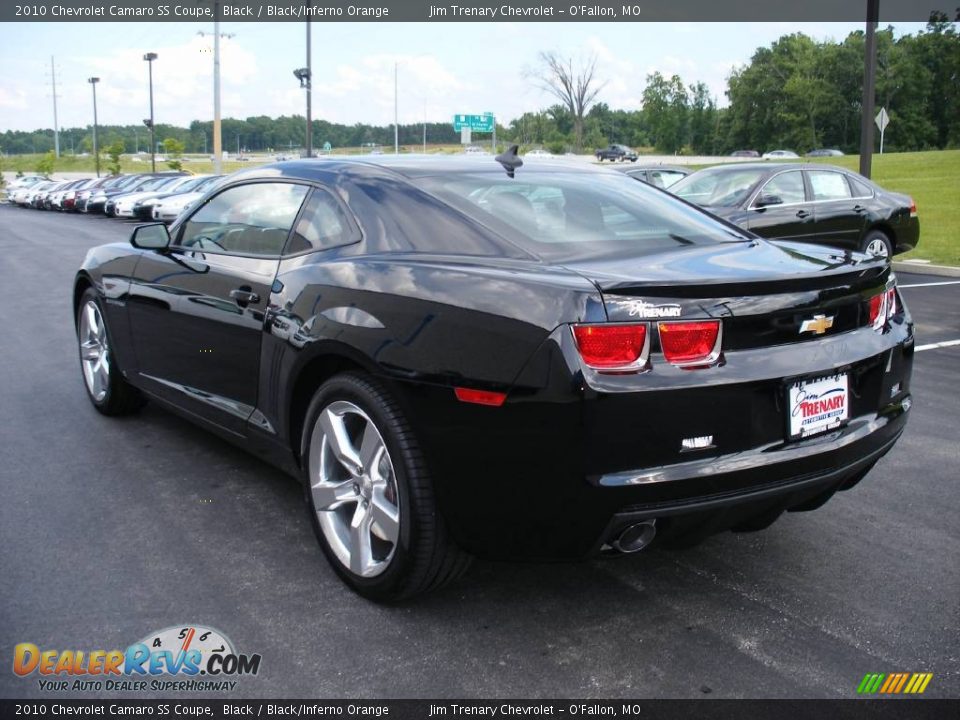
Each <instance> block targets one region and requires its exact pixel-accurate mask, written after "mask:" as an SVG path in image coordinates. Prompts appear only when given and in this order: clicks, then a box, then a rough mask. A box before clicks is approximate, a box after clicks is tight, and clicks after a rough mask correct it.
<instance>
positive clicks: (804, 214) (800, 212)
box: [797, 210, 810, 219]
mask: <svg viewBox="0 0 960 720" xmlns="http://www.w3.org/2000/svg"><path fill="white" fill-rule="evenodd" d="M797 217H798V218H800V219H803V218H805V217H810V213H808V212H807V211H806V210H797Z"/></svg>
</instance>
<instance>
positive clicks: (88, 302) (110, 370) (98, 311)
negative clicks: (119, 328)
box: [76, 288, 146, 415]
mask: <svg viewBox="0 0 960 720" xmlns="http://www.w3.org/2000/svg"><path fill="white" fill-rule="evenodd" d="M78 308H79V309H78V310H77V317H76V321H77V348H78V350H79V353H80V371H81V374H82V376H83V384H84V387H85V388H86V391H87V397H89V398H90V402H91V403H93V407H95V408H96V409H97V411H98V412H100V413H103V414H104V415H129V414H131V413H134V412H136V411H137V410H139V409H140V408H141V407H143V405H144V403H145V402H146V399H145V398H144V397H143V395H142V394H141V393H140V391H139V390H137V389H136V388H135V387H133V386H132V385H131V384H130V383H128V382H127V381H126V380H125V379H124V377H123V372H122V371H121V369H120V367H119V366H118V365H117V363H116V361H115V359H114V356H113V349H112V348H113V343H112V340H111V338H110V331H109V329H108V328H107V324H106V321H105V320H104V316H103V309H102V307H101V306H100V298H98V297H97V293H96V291H95V290H94V289H93V288H87V290H86V292H84V293H83V296H82V297H81V298H80V304H79V306H78Z"/></svg>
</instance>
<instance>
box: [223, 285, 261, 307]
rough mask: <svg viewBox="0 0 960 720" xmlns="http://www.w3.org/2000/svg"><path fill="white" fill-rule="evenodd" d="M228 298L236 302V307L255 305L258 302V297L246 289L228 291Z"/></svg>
mask: <svg viewBox="0 0 960 720" xmlns="http://www.w3.org/2000/svg"><path fill="white" fill-rule="evenodd" d="M230 297H232V298H233V299H234V300H236V301H237V305H249V304H250V303H253V304H257V303H258V302H260V296H259V295H257V294H256V293H255V292H253V291H252V290H251V289H250V288H248V287H241V288H237V289H236V290H231V291H230Z"/></svg>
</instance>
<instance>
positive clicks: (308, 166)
mask: <svg viewBox="0 0 960 720" xmlns="http://www.w3.org/2000/svg"><path fill="white" fill-rule="evenodd" d="M524 167H527V168H529V169H536V170H544V169H552V170H563V171H564V172H575V173H583V174H585V175H587V174H590V173H597V172H612V170H609V169H601V168H599V167H596V166H593V165H590V164H587V163H583V162H580V161H575V160H565V159H562V158H531V159H530V160H529V161H525V163H524ZM331 172H333V173H343V174H348V175H354V176H360V177H362V176H368V177H375V176H382V175H383V174H384V173H385V172H387V173H393V174H397V175H402V176H404V177H407V178H419V177H430V176H434V175H445V174H448V173H449V174H460V173H491V174H501V173H504V172H505V170H504V168H503V166H502V165H500V163H498V162H497V161H496V160H495V159H494V157H493V156H492V155H486V156H474V157H470V156H467V155H446V156H444V155H440V156H437V155H375V156H370V155H362V156H358V157H349V156H329V155H328V156H325V157H323V158H302V159H298V160H289V161H286V162H279V163H273V164H270V165H264V166H263V167H261V168H251V169H250V170H241V171H239V172H237V173H234V174H233V176H232V178H236V179H238V180H239V179H244V180H247V179H256V178H260V179H266V178H271V177H287V178H298V179H301V180H315V179H321V178H322V176H323V175H325V174H327V173H331ZM523 172H524V168H523V167H521V168H519V169H518V170H517V175H518V176H522V174H523Z"/></svg>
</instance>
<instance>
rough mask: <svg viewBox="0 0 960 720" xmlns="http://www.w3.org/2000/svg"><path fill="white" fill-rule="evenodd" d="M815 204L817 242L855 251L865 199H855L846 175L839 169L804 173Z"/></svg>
mask: <svg viewBox="0 0 960 720" xmlns="http://www.w3.org/2000/svg"><path fill="white" fill-rule="evenodd" d="M806 174H807V182H809V184H810V191H811V194H812V196H813V199H814V201H815V211H816V223H815V225H816V240H817V241H818V242H823V243H827V244H829V245H838V246H840V247H845V248H857V247H858V246H859V244H860V236H861V235H862V234H863V229H864V226H865V224H866V222H867V212H868V209H867V205H866V202H867V201H866V199H865V198H862V197H859V198H855V197H853V196H854V193H853V192H852V191H851V189H850V183H848V182H847V176H846V174H845V173H842V172H840V171H838V170H807V171H806Z"/></svg>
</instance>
